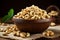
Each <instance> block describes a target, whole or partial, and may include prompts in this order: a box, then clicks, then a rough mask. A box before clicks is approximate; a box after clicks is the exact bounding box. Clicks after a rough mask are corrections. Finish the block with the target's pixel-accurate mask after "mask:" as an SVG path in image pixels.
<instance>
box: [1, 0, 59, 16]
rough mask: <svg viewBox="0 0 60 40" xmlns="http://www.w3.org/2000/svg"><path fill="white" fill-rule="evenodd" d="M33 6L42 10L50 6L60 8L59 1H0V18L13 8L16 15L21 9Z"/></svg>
mask: <svg viewBox="0 0 60 40" xmlns="http://www.w3.org/2000/svg"><path fill="white" fill-rule="evenodd" d="M31 5H36V6H39V7H40V8H42V9H46V8H47V7H48V6H50V5H56V6H57V7H59V8H60V2H59V0H0V6H1V7H0V17H3V16H4V15H6V14H7V12H8V11H9V9H11V8H13V9H14V10H15V14H16V13H17V12H19V11H20V10H21V9H23V8H25V7H27V6H31Z"/></svg>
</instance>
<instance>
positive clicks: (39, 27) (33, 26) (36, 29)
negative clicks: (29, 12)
mask: <svg viewBox="0 0 60 40" xmlns="http://www.w3.org/2000/svg"><path fill="white" fill-rule="evenodd" d="M51 20H52V19H51V18H50V19H40V20H24V19H16V18H13V21H14V23H15V24H16V25H17V27H18V29H19V30H21V31H23V32H29V33H32V34H33V33H42V32H43V31H45V30H46V29H47V28H48V27H49V25H50V22H51Z"/></svg>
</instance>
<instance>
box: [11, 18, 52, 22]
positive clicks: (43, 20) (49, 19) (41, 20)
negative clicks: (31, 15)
mask: <svg viewBox="0 0 60 40" xmlns="http://www.w3.org/2000/svg"><path fill="white" fill-rule="evenodd" d="M12 20H13V21H15V20H18V21H30V22H31V21H37V22H51V21H52V20H53V19H52V18H48V19H39V20H25V19H17V18H12Z"/></svg>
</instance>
